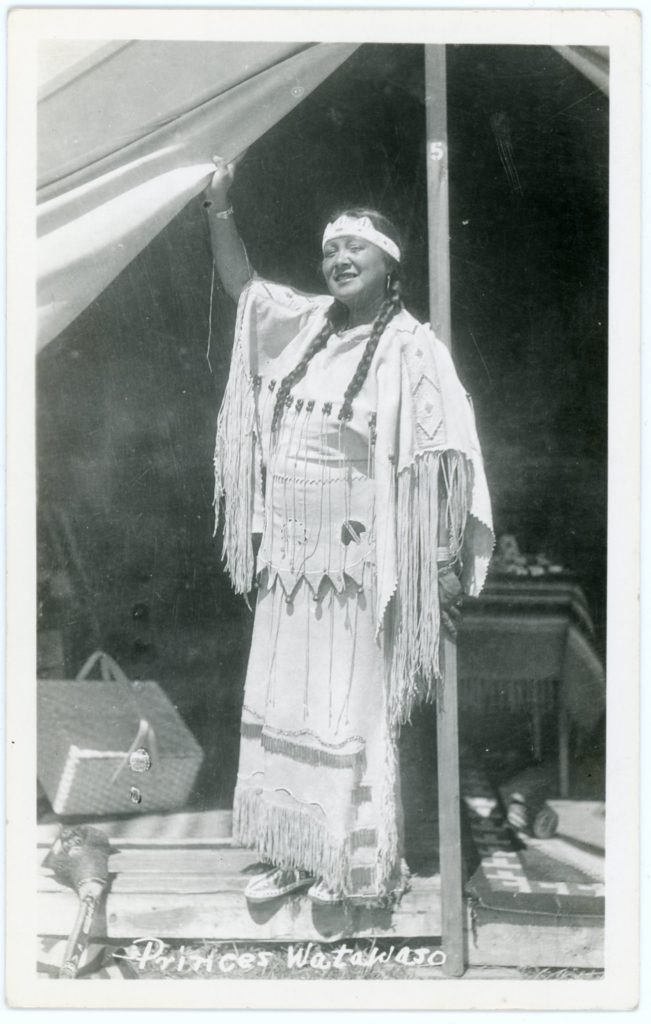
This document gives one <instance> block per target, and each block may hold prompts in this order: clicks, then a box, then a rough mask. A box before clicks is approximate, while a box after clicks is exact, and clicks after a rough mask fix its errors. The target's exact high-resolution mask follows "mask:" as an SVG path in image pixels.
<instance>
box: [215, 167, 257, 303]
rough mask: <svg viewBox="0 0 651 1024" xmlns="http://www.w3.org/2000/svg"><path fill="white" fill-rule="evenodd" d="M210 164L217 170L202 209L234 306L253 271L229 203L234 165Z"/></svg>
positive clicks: (225, 285)
mask: <svg viewBox="0 0 651 1024" xmlns="http://www.w3.org/2000/svg"><path fill="white" fill-rule="evenodd" d="M213 160H214V162H215V167H216V168H217V169H216V171H215V173H214V174H213V176H212V179H211V181H210V184H209V185H208V187H207V189H206V191H205V193H204V203H203V205H204V207H205V210H206V214H207V216H208V224H209V227H210V244H211V245H212V253H213V260H214V261H215V267H216V268H217V273H218V274H219V277H220V279H221V282H222V284H223V285H224V288H225V289H226V291H227V292H228V294H229V295H230V296H231V298H232V299H234V300H235V302H237V300H238V299H239V297H240V294H241V292H242V289H243V288H244V286H245V285H246V284H247V282H248V281H250V279H251V277H252V276H253V268H252V267H251V265H250V263H249V260H248V257H247V255H246V249H245V248H244V242H243V241H242V239H241V238H240V236H239V233H238V230H237V227H236V224H235V221H234V220H233V210H232V208H231V206H230V205H229V201H228V191H229V189H230V187H231V184H232V182H233V174H234V171H235V162H234V163H231V164H227V163H226V161H225V160H222V158H221V157H219V156H214V157H213Z"/></svg>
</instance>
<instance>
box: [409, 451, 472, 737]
mask: <svg viewBox="0 0 651 1024" xmlns="http://www.w3.org/2000/svg"><path fill="white" fill-rule="evenodd" d="M470 474H471V468H470V465H469V462H468V460H467V459H466V458H465V457H464V456H463V455H462V454H461V453H459V452H450V451H447V452H437V451H428V452H423V453H421V454H419V455H417V456H416V458H415V459H414V461H413V463H412V464H411V465H409V466H407V467H405V468H404V469H403V470H401V471H400V472H399V473H398V477H397V545H398V547H397V563H398V566H397V568H398V573H397V576H398V580H397V587H396V592H395V595H394V607H393V614H392V616H391V620H392V621H391V630H390V632H391V648H392V651H391V664H390V671H389V720H390V722H391V723H392V725H397V724H401V723H404V722H407V721H409V720H410V718H411V713H412V710H413V708H414V706H415V705H416V704H417V703H419V702H420V701H432V700H434V699H435V697H436V694H437V687H438V685H439V684H440V681H441V673H440V668H439V639H440V614H439V592H438V566H437V538H438V528H439V514H440V501H441V499H442V498H443V500H444V502H445V515H446V523H447V529H448V536H449V543H450V553H451V555H452V557H456V556H457V555H458V554H459V552H460V551H461V547H462V544H463V534H464V528H465V524H466V520H467V515H468V509H469V501H470V493H471V480H470ZM441 484H442V485H443V486H442V488H441ZM441 489H443V494H442V495H441Z"/></svg>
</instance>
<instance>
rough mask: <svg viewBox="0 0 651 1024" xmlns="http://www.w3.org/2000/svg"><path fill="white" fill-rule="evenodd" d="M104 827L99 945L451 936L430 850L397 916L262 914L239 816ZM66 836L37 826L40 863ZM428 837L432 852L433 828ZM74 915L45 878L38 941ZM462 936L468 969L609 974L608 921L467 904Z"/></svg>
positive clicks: (290, 905)
mask: <svg viewBox="0 0 651 1024" xmlns="http://www.w3.org/2000/svg"><path fill="white" fill-rule="evenodd" d="M180 819H182V820H180ZM101 827H102V829H103V830H104V831H105V832H106V834H107V835H108V836H109V841H110V844H111V847H112V852H111V855H110V857H109V870H110V873H111V875H112V878H111V886H110V890H109V892H108V895H107V899H106V901H105V904H104V906H103V907H102V910H101V912H100V913H99V914H98V916H97V918H96V921H95V927H94V935H95V936H96V937H98V938H99V937H101V938H104V939H108V940H111V941H114V942H115V941H118V940H127V939H133V938H138V937H148V936H151V937H154V936H156V937H158V938H162V939H170V940H174V939H178V940H189V939H194V940H215V941H219V940H232V941H248V942H270V941H272V942H306V941H317V942H336V941H339V940H342V939H353V938H356V937H359V938H371V937H376V938H378V939H382V938H405V939H408V938H412V937H413V938H415V937H419V938H423V939H424V938H427V939H428V940H430V945H431V944H432V943H431V940H432V939H434V940H436V938H437V937H439V936H440V934H441V902H440V878H439V875H438V871H437V865H436V862H435V861H432V859H431V857H430V860H429V862H428V860H427V856H426V853H427V851H422V853H421V857H420V858H418V857H417V856H415V857H414V859H415V862H416V864H417V867H414V865H413V864H412V872H413V873H412V879H411V890H410V892H408V893H407V894H406V895H405V896H404V897H403V899H402V901H401V903H400V905H399V906H398V907H397V908H395V909H394V910H393V911H392V912H391V911H388V910H384V911H383V910H378V909H370V908H363V907H350V908H347V909H343V908H341V907H333V908H327V907H316V906H314V905H313V904H312V903H311V901H310V900H309V899H308V898H307V897H306V896H305V894H302V895H295V896H292V897H288V898H285V899H281V900H278V901H276V902H275V903H270V904H266V905H264V906H259V907H253V906H251V905H250V904H249V903H247V901H246V899H245V898H244V893H243V890H244V887H245V886H246V884H247V882H248V880H249V878H250V877H251V875H252V874H253V873H255V872H256V871H257V870H259V864H258V862H257V861H256V856H255V854H254V853H253V852H251V851H249V850H243V849H242V848H241V847H238V846H234V845H233V844H232V841H231V838H230V827H231V816H230V813H229V812H227V811H208V812H205V811H202V812H183V813H182V814H180V815H151V816H147V818H145V817H141V818H122V819H115V820H113V821H108V820H107V819H104V820H102V822H101ZM58 829H59V824H58V822H56V821H54V820H51V821H49V822H44V823H42V824H41V825H39V828H38V843H39V864H40V863H42V861H43V860H44V858H45V856H46V854H47V852H48V850H49V848H50V846H51V844H52V842H53V840H54V838H55V836H56V835H57V833H58ZM425 831H426V834H427V845H428V849H429V850H430V851H431V845H430V843H431V839H432V835H431V824H430V827H429V828H428V829H426V830H425ZM179 835H183V836H184V838H183V839H178V838H177V837H178V836H179ZM76 910H77V899H76V896H75V895H74V893H73V892H72V891H71V890H70V889H69V888H67V887H65V886H61V885H59V884H58V883H57V882H56V881H55V880H54V879H53V878H52V876H51V874H50V873H49V872H48V871H47V870H45V869H42V870H41V873H40V878H39V900H38V914H39V921H38V932H39V934H40V935H43V936H45V935H49V936H61V937H63V936H67V935H68V933H69V932H70V930H71V928H72V926H73V922H74V918H75V914H76ZM464 926H465V941H466V960H467V963H468V964H469V966H496V967H500V966H502V967H575V968H576V967H582V968H597V969H598V968H602V967H603V927H602V925H601V923H600V922H594V921H592V922H586V921H582V920H567V919H565V920H564V919H558V918H551V919H550V918H549V917H547V918H543V917H539V918H535V917H533V916H531V915H521V916H519V917H518V916H516V915H511V916H510V918H509V919H505V918H504V917H503V916H502V917H500V916H498V915H495V914H491V913H490V912H488V911H484V910H482V909H481V908H479V909H478V910H477V912H476V913H475V912H474V911H473V909H472V908H471V905H470V903H469V902H467V903H466V907H465V921H464Z"/></svg>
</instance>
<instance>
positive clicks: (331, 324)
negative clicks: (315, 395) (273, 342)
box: [271, 302, 347, 436]
mask: <svg viewBox="0 0 651 1024" xmlns="http://www.w3.org/2000/svg"><path fill="white" fill-rule="evenodd" d="M345 316H347V310H346V309H345V308H344V307H342V305H341V303H339V302H333V304H332V306H330V308H329V309H328V311H327V313H326V321H325V323H324V325H323V327H322V328H321V330H320V331H319V333H318V334H317V335H316V337H315V338H313V339H312V341H311V342H310V344H309V345H308V347H307V350H306V352H305V355H304V356H303V358H302V359H301V360H300V362H299V363H297V364H296V366H295V367H294V369H293V370H290V371H289V373H288V374H287V376H286V377H283V379H282V380H281V382H280V384H279V385H278V391H277V392H276V402H275V405H274V411H273V417H272V419H271V433H272V436H273V435H274V434H275V432H276V430H277V429H278V426H279V424H280V420H281V419H282V415H283V410H284V408H285V406H286V405H287V404H288V403H287V400H288V399H290V402H289V404H291V397H290V393H291V390H292V388H293V387H294V384H296V383H298V381H299V380H302V379H303V377H304V376H305V374H306V372H307V367H308V364H309V362H310V360H311V359H313V358H314V356H315V355H316V354H317V352H320V351H321V349H322V348H325V347H326V345H327V343H328V338H329V337H330V335H331V334H332V332H333V331H335V330H336V329H337V326H338V325H339V324H340V323H341V322H342V320H343V319H344V317H345Z"/></svg>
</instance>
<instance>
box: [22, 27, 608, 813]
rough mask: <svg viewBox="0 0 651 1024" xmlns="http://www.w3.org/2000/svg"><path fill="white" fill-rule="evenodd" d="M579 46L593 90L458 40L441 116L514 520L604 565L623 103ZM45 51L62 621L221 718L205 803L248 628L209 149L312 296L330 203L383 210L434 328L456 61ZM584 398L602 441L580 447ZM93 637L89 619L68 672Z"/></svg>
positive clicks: (473, 352) (414, 296)
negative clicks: (218, 419) (611, 165)
mask: <svg viewBox="0 0 651 1024" xmlns="http://www.w3.org/2000/svg"><path fill="white" fill-rule="evenodd" d="M437 49H438V48H437ZM525 49H526V51H527V52H526V53H524V52H523V51H524V50H525ZM579 50H580V48H574V49H573V50H572V51H571V53H572V57H573V59H574V60H573V62H574V63H575V64H576V63H577V62H578V61H579V58H580V59H581V61H582V62H584V63H586V64H589V66H590V69H591V74H592V76H593V77H591V80H590V81H586V80H585V79H584V78H583V74H582V72H579V71H578V70H577V71H575V70H574V69H573V68H570V67H569V66H568V65H567V64H566V63H565V61H564V60H563V59H562V56H565V55H562V56H561V55H559V54H555V53H554V52H553V51H552V50H551V49H548V48H535V47H528V48H519V47H513V48H502V52H498V51H500V48H489V47H468V48H466V47H460V48H451V49H450V52H449V54H448V82H447V122H448V127H449V132H450V138H449V154H450V174H449V186H450V214H449V225H450V227H449V233H450V235H451V239H452V263H451V267H452V280H451V289H452V312H453V322H454V327H455V339H458V345H457V346H456V347H455V358H456V360H457V364H458V366H459V368H460V371H461V375H462V379H464V381H465V382H466V384H467V386H468V389H469V390H470V391H471V393H472V394H473V397H474V399H475V406H476V409H477V411H478V417H479V422H480V428H481V430H482V440H483V443H484V449H485V453H486V456H487V463H488V470H489V479H490V480H491V482H492V485H493V496H494V500H496V506H497V513H498V524H503V525H504V526H506V527H511V526H512V524H518V530H520V529H521V530H522V531H523V532H526V531H529V532H530V533H531V534H532V536H535V537H539V536H541V537H543V539H545V538H546V537H547V534H546V533H545V531H546V530H547V529H549V530H550V532H552V531H554V535H555V536H556V534H557V533H558V534H561V535H562V543H563V544H564V545H565V549H564V550H566V551H567V552H568V557H571V556H572V555H574V557H575V561H579V562H580V561H581V559H583V562H585V564H586V565H587V563H588V561H589V560H590V558H589V553H590V552H591V550H592V549H591V548H589V547H588V545H587V544H586V542H585V541H583V542H582V540H581V537H580V531H579V530H578V529H577V530H575V529H574V526H573V525H572V524H573V523H577V524H578V523H579V522H581V520H582V521H583V522H584V523H585V522H586V521H588V522H589V523H590V529H591V531H592V539H593V538H594V536H595V535H596V533H598V531H599V530H601V531H602V535H604V536H605V533H604V531H605V523H604V521H603V517H602V516H601V511H600V509H601V508H602V505H601V504H600V502H602V501H603V494H604V486H605V481H604V477H603V467H602V466H601V464H600V459H602V457H603V456H602V453H603V448H604V444H605V425H604V423H603V422H602V420H603V410H602V409H601V408H600V406H599V402H600V401H603V386H604V381H605V370H604V365H603V351H604V348H605V346H604V340H605V328H604V327H603V326H602V325H601V324H600V326H599V327H597V322H598V320H599V317H601V316H602V315H603V310H604V308H605V307H604V281H603V278H602V277H600V276H599V273H598V266H597V265H598V264H599V261H600V260H602V258H603V259H605V257H604V256H603V253H604V244H605V237H604V234H603V228H602V227H601V226H600V224H601V221H600V220H599V215H600V212H601V211H602V209H603V202H604V201H605V200H604V196H603V194H602V191H603V188H604V184H603V182H604V177H603V166H604V164H605V165H607V127H605V126H607V118H606V117H605V115H604V105H603V103H602V102H601V99H602V94H601V91H600V89H601V86H600V85H599V84H593V83H594V82H595V81H596V78H598V77H599V76H601V83H602V85H603V71H604V55H603V54H600V53H588V52H586V50H585V48H583V49H582V50H581V52H579ZM471 51H472V52H471ZM507 51H509V52H508V53H507ZM516 51H521V52H516ZM534 51H540V52H534ZM46 56H47V55H45V54H44V57H43V61H42V66H43V69H44V71H45V69H46V66H47V65H48V63H49V68H50V72H51V71H52V68H53V67H54V66H56V74H51V73H50V74H47V75H46V74H44V82H43V86H42V94H41V100H40V104H39V108H40V109H39V197H38V198H39V206H38V228H39V314H40V315H39V342H40V344H41V346H43V348H42V353H41V357H40V361H39V395H40V400H39V453H40V454H39V473H40V477H39V500H40V507H41V513H42V523H43V529H42V536H43V537H44V538H46V544H45V545H44V547H47V546H48V545H49V547H50V549H51V550H52V549H58V551H59V554H58V555H56V553H55V555H54V558H55V560H56V559H57V558H58V560H59V562H61V561H62V560H67V561H68V563H71V564H72V565H73V567H75V568H74V575H75V580H74V586H73V590H75V591H76V596H75V595H74V594H73V596H72V597H70V598H69V600H68V603H67V604H66V600H65V599H64V598H63V597H61V596H60V592H61V590H62V589H64V588H62V585H61V583H60V585H59V598H58V600H59V605H58V611H57V609H56V608H55V609H54V611H53V612H52V615H54V616H56V615H57V614H59V615H63V617H64V618H65V617H66V616H67V619H68V621H69V626H70V628H69V633H70V634H71V635H72V634H73V633H74V628H76V627H73V625H72V623H73V622H74V623H77V624H78V623H79V622H80V621H83V617H84V616H86V617H88V615H89V609H90V611H91V612H92V615H93V616H94V622H92V623H87V628H86V642H87V643H90V642H91V640H90V639H88V638H89V637H90V636H93V638H97V639H98V640H100V639H101V641H102V644H103V645H104V646H110V647H111V650H112V651H113V652H114V653H117V654H118V656H119V660H120V659H121V660H122V661H124V662H126V667H127V669H134V670H138V671H141V670H144V668H145V667H146V670H147V672H148V674H149V675H151V676H152V677H154V678H160V679H161V681H162V682H163V683H165V684H166V685H167V686H168V688H169V689H170V690H171V691H173V693H174V697H175V699H176V700H177V701H178V702H179V704H180V706H181V707H182V708H187V717H188V718H189V719H190V720H192V716H193V715H194V716H195V719H196V721H197V723H198V726H199V728H200V729H201V728H204V727H205V728H208V729H212V730H213V731H212V733H210V732H207V733H206V735H205V737H204V736H203V735H202V737H201V738H202V739H205V741H206V743H207V745H211V746H212V747H213V748H215V750H216V751H217V753H216V754H215V757H216V758H217V760H216V761H215V760H213V761H212V762H211V768H212V769H213V771H214V774H213V777H212V778H210V779H208V778H207V779H206V780H205V786H206V792H208V791H209V789H210V787H212V788H213V789H214V788H215V787H218V788H219V790H220V795H221V796H222V798H223V799H224V800H227V799H228V793H229V786H230V783H231V779H232V772H233V763H234V750H233V746H234V742H235V739H236V730H237V720H236V718H237V715H236V708H237V678H241V673H242V671H243V665H242V650H244V649H245V648H246V635H247V630H248V629H249V622H248V618H247V616H246V613H245V610H244V609H242V608H241V607H240V606H239V605H236V604H235V603H234V602H232V601H231V599H230V596H229V594H228V585H227V583H225V582H224V580H223V577H221V575H220V574H219V573H218V571H217V562H218V552H217V550H216V549H215V547H214V546H213V545H212V543H211V540H210V534H211V525H212V524H211V510H210V505H211V498H212V482H211V479H210V466H211V456H212V440H213V431H214V418H215V413H216V407H217V404H218V401H219V396H220V393H221V390H222V388H223V384H224V379H225V370H226V365H227V361H228V337H229V335H230V329H231V322H232V314H233V311H232V309H231V308H230V306H229V303H228V301H227V300H226V299H225V297H224V296H223V295H222V294H221V293H220V291H219V288H217V291H216V293H215V296H214V300H215V301H214V311H213V325H212V326H213V330H212V337H211V338H210V346H211V347H210V351H209V355H210V366H208V364H207V363H206V360H205V358H204V353H205V351H206V346H207V344H208V341H209V339H208V333H209V331H208V328H209V324H208V320H209V315H208V314H209V305H210V301H209V300H210V291H211V283H210V256H209V249H208V245H207V237H206V235H205V225H204V223H203V219H202V212H201V209H200V204H199V203H197V202H194V203H192V202H190V200H192V199H193V197H195V196H197V195H198V194H199V193H200V192H201V190H202V188H203V187H204V185H205V184H206V182H207V181H208V178H209V175H210V173H211V164H210V157H211V155H212V153H213V152H215V151H218V152H221V153H222V155H224V156H226V157H233V156H235V155H236V154H238V153H240V152H242V151H243V150H244V149H246V148H247V147H248V146H251V149H250V151H249V154H248V155H247V158H246V159H245V161H244V162H243V163H242V165H241V168H240V170H239V172H238V182H237V184H236V187H235V190H234V204H235V206H236V211H237V217H238V225H239V226H240V228H241V230H242V233H243V235H244V237H245V241H246V243H247V246H248V248H249V251H250V254H251V257H252V262H253V263H254V265H255V266H256V267H257V268H258V269H259V270H260V271H261V272H263V273H266V274H268V276H275V277H278V278H280V279H287V280H290V281H292V282H293V283H295V284H297V285H298V286H299V287H305V288H306V289H308V290H311V289H314V288H316V287H318V285H319V283H318V274H317V263H318V242H319V230H320V226H321V224H322V222H323V218H324V215H325V214H326V213H327V212H328V210H329V208H330V207H331V206H332V205H334V204H335V203H337V204H338V203H340V202H342V200H346V201H348V200H352V201H354V202H372V203H373V204H374V205H384V206H385V208H386V207H387V206H388V207H389V209H388V211H387V212H389V213H391V214H394V215H396V216H397V219H398V220H399V221H400V223H401V224H402V225H403V227H404V228H405V234H406V236H407V243H408V244H407V247H406V248H407V256H406V260H405V277H406V280H407V283H408V305H409V307H410V308H411V309H412V310H413V311H414V312H415V313H416V314H417V315H418V316H419V317H420V318H421V319H428V318H429V309H428V306H429V301H428V300H429V298H430V297H431V296H432V295H433V294H434V293H435V292H436V291H437V290H438V289H439V287H440V291H439V300H440V299H445V298H446V296H447V298H448V300H449V289H448V286H447V283H446V282H445V279H444V274H445V272H446V267H447V259H448V257H447V245H448V238H447V235H448V232H447V230H445V228H444V221H443V218H442V216H438V217H432V218H430V222H431V223H430V226H431V228H432V230H431V231H430V234H429V241H428V230H427V223H428V213H427V196H428V174H429V186H430V187H429V192H430V197H431V198H433V199H434V200H435V202H438V203H439V204H440V205H439V214H441V213H443V214H445V215H447V194H446V190H447V186H448V175H447V174H445V173H444V174H441V173H440V171H441V170H442V168H441V167H440V166H439V167H433V165H432V161H430V160H427V159H426V156H427V153H428V150H427V148H426V144H427V143H432V142H434V143H435V142H437V141H441V134H440V132H441V131H442V129H443V128H444V124H445V120H446V118H445V113H446V103H445V89H444V85H445V81H444V79H443V80H442V78H441V64H440V61H439V64H438V72H437V69H436V68H434V69H433V73H434V74H435V75H436V74H437V73H438V83H439V84H438V88H437V91H436V94H435V95H433V94H432V93H428V90H427V86H426V81H427V80H426V76H425V70H424V62H423V47H419V46H375V47H373V46H365V47H360V48H356V47H354V46H347V47H346V46H338V45H337V46H335V45H311V46H308V45H305V46H283V45H278V44H256V45H251V46H246V47H242V46H240V45H239V44H216V43H211V44H204V43H173V44H163V43H145V42H132V43H126V44H124V43H121V44H115V45H113V44H110V45H109V46H108V47H107V46H106V44H103V45H102V47H98V49H97V50H91V51H86V52H85V53H79V52H77V53H76V55H75V59H74V60H73V62H72V64H71V65H70V66H69V67H64V66H63V65H62V63H61V61H60V60H59V61H53V62H48V61H47V59H46ZM523 68H526V74H525V73H524V70H523ZM430 70H432V69H430ZM515 78H517V81H518V85H519V91H518V90H517V89H515V90H514V89H512V88H511V82H512V81H513V80H514V79H515ZM429 80H430V81H431V78H430V79H429ZM577 103H578V104H579V106H578V109H577V108H576V106H575V105H576V104H577ZM426 108H427V110H428V111H429V115H430V120H429V126H428V125H427V124H426V116H425V115H426ZM565 108H569V109H574V115H573V119H572V120H571V121H570V120H569V119H568V117H567V115H562V114H560V113H559V112H560V111H562V110H564V109H565ZM541 155H542V156H543V158H544V156H545V155H546V158H547V159H548V160H549V161H550V165H551V166H550V165H547V166H539V165H541V162H542V161H541ZM589 161H592V164H593V166H591V165H590V163H589ZM563 162H565V164H566V165H567V166H566V167H565V168H564V166H563ZM433 175H434V178H433ZM553 175H556V176H557V177H558V180H559V181H560V180H562V186H561V187H562V188H563V189H564V190H565V191H564V192H561V191H559V190H558V189H557V190H554V189H553V188H550V185H549V182H548V180H547V179H549V177H550V176H553ZM600 190H602V191H600ZM581 204H582V205H581ZM579 207H580V209H581V210H582V216H581V217H579V216H577V214H576V210H577V209H578V208H579ZM430 208H431V207H430ZM591 218H592V219H591ZM572 232H573V234H572ZM428 249H429V252H430V260H429V265H430V267H432V268H435V270H436V272H435V273H434V276H433V277H430V273H429V272H428ZM597 252H598V253H600V256H599V258H598V259H597V258H594V264H595V266H592V265H591V264H590V263H589V261H590V260H592V259H593V257H594V254H595V253H597ZM581 254H582V255H581ZM575 265H576V266H578V267H579V270H575V269H574V268H575ZM579 278H580V279H581V280H579ZM441 282H443V283H442V284H441ZM605 284H606V288H607V278H606V283H605ZM577 296H578V298H577ZM439 306H440V302H439V303H435V309H434V312H433V315H432V319H433V320H435V319H436V316H438V315H440V314H439ZM588 320H589V326H588V327H587V328H586V326H585V325H586V324H587V322H588ZM523 321H524V322H525V323H526V324H527V325H528V332H529V333H528V335H527V334H526V332H525V330H524V328H523V326H522V324H523ZM566 323H569V324H570V325H571V326H570V328H567V327H566ZM211 368H212V370H213V373H212V374H211V372H210V369H211ZM586 375H587V379H586ZM595 381H596V384H597V387H596V389H595V387H593V385H594V383H595ZM582 389H584V390H582ZM595 395H596V396H597V399H596V401H595ZM577 396H579V397H585V398H586V401H585V404H584V415H583V418H582V421H581V422H582V424H583V433H581V432H579V434H578V436H577V435H576V431H575V432H574V436H571V432H570V430H568V423H569V424H572V425H574V424H575V423H576V419H575V418H574V417H573V415H572V408H571V405H572V402H573V401H575V400H576V398H577ZM598 396H602V397H601V399H600V398H599V397H598ZM586 459H587V460H588V461H587V462H586ZM590 460H592V461H590ZM586 467H587V468H586ZM53 522H54V525H53ZM57 524H58V525H57ZM595 524H596V525H595ZM581 543H583V544H584V547H583V548H582V547H581ZM49 557H52V556H49ZM597 561H598V560H597ZM592 562H594V559H592ZM598 569H599V567H598V565H596V568H595V569H594V572H595V574H598ZM68 575H70V572H69V573H68ZM599 585H600V582H599V580H597V583H596V584H595V588H596V589H595V592H596V591H597V590H598V586H599ZM80 595H81V596H80ZM75 601H76V602H77V603H76V605H75ZM54 605H56V601H55V602H54V604H52V602H51V604H50V607H54ZM62 609H63V611H62ZM92 642H93V643H94V639H93V641H92ZM80 648H83V640H82V639H80V638H79V637H77V638H76V639H75V638H74V636H73V639H72V640H71V651H72V653H71V655H70V657H71V659H72V660H73V662H74V661H75V660H77V659H79V660H81V657H82V656H83V653H85V651H83V652H82V651H81V650H80ZM233 680H235V681H233ZM220 759H221V760H220Z"/></svg>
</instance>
